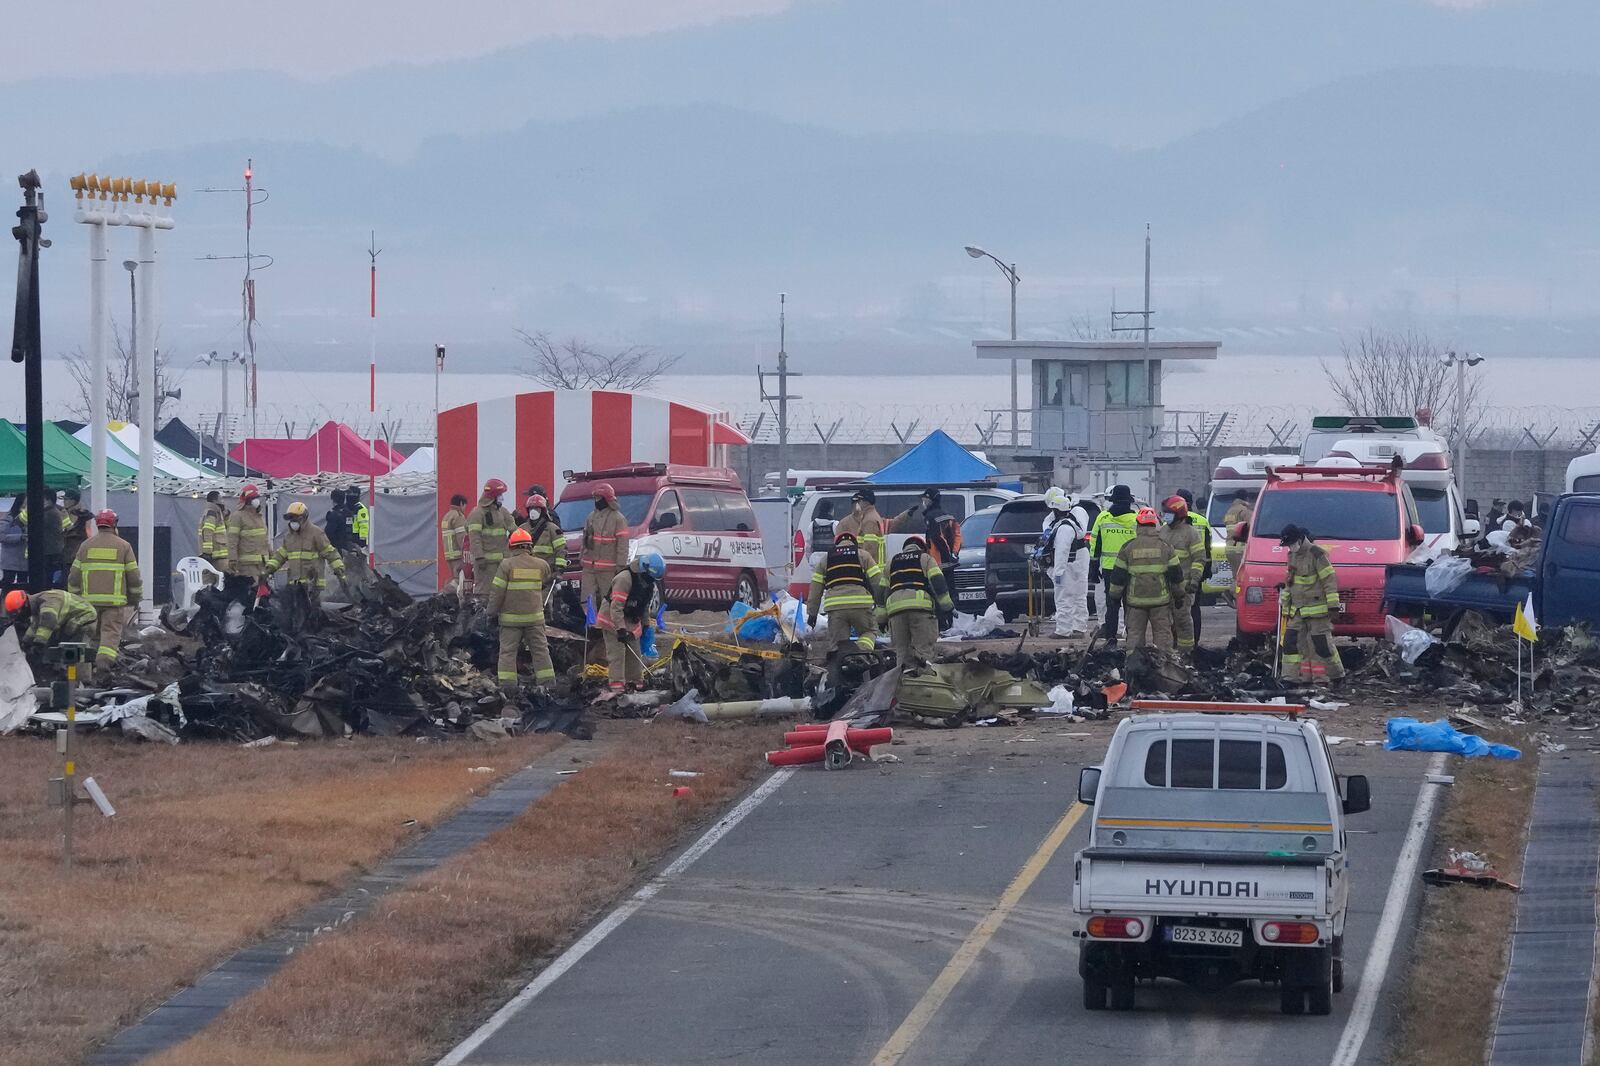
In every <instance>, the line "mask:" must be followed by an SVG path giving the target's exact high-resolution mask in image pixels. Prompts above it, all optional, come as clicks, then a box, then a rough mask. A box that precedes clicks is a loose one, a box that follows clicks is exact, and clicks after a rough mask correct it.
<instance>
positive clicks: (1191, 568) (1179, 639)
mask: <svg viewBox="0 0 1600 1066" xmlns="http://www.w3.org/2000/svg"><path fill="white" fill-rule="evenodd" d="M1161 506H1162V508H1163V509H1164V510H1165V511H1166V512H1167V514H1168V515H1169V516H1170V518H1169V520H1168V522H1167V524H1166V525H1165V526H1163V527H1161V536H1162V539H1164V540H1165V541H1166V542H1167V546H1168V547H1170V548H1171V549H1172V550H1173V551H1175V552H1177V553H1178V562H1179V565H1180V566H1181V567H1182V568H1183V584H1182V585H1180V586H1179V587H1177V588H1175V589H1173V590H1172V635H1173V638H1174V643H1175V644H1176V645H1177V646H1178V652H1179V654H1181V655H1184V656H1189V655H1191V654H1193V652H1194V645H1195V641H1196V640H1197V639H1198V634H1196V632H1195V628H1194V608H1195V601H1196V600H1197V599H1198V597H1199V595H1200V582H1201V581H1202V580H1204V578H1205V574H1206V556H1207V553H1208V552H1209V550H1210V544H1211V541H1210V539H1209V538H1208V537H1207V536H1206V534H1205V531H1204V530H1203V529H1202V528H1201V527H1200V526H1199V525H1197V524H1196V516H1195V515H1192V514H1190V513H1189V501H1188V500H1185V499H1184V498H1183V497H1182V496H1176V495H1175V496H1168V497H1167V499H1166V502H1165V503H1163V504H1162V505H1161Z"/></svg>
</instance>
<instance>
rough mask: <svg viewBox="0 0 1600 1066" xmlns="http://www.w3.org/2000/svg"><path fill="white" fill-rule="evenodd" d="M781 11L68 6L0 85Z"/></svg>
mask: <svg viewBox="0 0 1600 1066" xmlns="http://www.w3.org/2000/svg"><path fill="white" fill-rule="evenodd" d="M792 2H793V0H456V2H455V3H440V2H439V0H266V2H264V3H256V4H249V5H245V4H219V3H217V2H216V0H154V2H147V3H142V4H138V3H128V2H126V0H115V2H113V0H74V2H72V3H57V4H49V5H38V6H36V7H33V8H32V9H30V11H29V15H28V22H29V32H30V34H32V35H34V36H33V42H34V43H33V44H32V45H31V46H30V47H27V48H23V47H14V48H12V49H11V50H10V54H9V55H8V56H7V57H6V63H5V64H4V65H3V66H0V81H23V80H26V79H29V78H38V77H51V76H65V77H84V76H93V75H104V74H118V73H169V74H177V73H191V72H197V71H217V70H230V69H241V68H252V69H257V70H273V71H279V72H282V73H285V74H294V75H299V76H301V77H308V78H316V77H327V76H330V75H336V74H344V73H349V72H350V71H354V70H360V69H362V68H364V67H372V66H378V65H381V64H385V63H404V62H411V63H427V62H434V61H437V60H444V59H463V58H467V57H471V56H476V55H482V54H484V53H486V52H492V51H495V50H498V49H501V48H509V47H513V46H515V45H519V44H526V43H528V42H530V41H534V40H538V39H540V38H544V37H560V36H573V35H582V34H593V35H599V36H605V37H623V36H635V35H639V34H647V33H654V32H657V31H660V30H669V29H676V28H678V27H681V26H693V25H703V24H706V23H709V22H715V21H717V20H719V19H724V18H730V17H737V16H742V15H761V14H770V13H772V12H776V11H782V10H783V9H785V8H787V7H789V6H790V4H791V3H792ZM93 27H102V28H114V30H113V32H105V30H104V29H102V30H100V31H94V30H93V29H92V28H93ZM86 29H90V32H85V30H86Z"/></svg>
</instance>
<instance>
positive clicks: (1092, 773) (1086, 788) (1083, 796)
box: [1078, 766, 1365, 807]
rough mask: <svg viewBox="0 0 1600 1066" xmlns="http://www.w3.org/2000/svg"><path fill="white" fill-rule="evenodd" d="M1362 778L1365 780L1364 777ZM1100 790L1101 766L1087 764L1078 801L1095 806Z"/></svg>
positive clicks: (1079, 779)
mask: <svg viewBox="0 0 1600 1066" xmlns="http://www.w3.org/2000/svg"><path fill="white" fill-rule="evenodd" d="M1362 780H1365V778H1363V779H1362ZM1099 791H1100V767H1098V766H1085V767H1084V768H1083V769H1081V770H1079V771H1078V802H1079V803H1084V804H1088V805H1089V806H1091V807H1092V806H1094V797H1095V793H1097V792H1099Z"/></svg>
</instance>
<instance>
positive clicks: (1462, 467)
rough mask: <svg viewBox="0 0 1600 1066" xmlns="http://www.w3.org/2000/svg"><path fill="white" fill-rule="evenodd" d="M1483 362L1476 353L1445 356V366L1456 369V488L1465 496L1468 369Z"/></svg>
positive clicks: (1451, 353)
mask: <svg viewBox="0 0 1600 1066" xmlns="http://www.w3.org/2000/svg"><path fill="white" fill-rule="evenodd" d="M1481 362H1483V356H1481V355H1479V354H1478V353H1476V352H1462V353H1461V354H1459V355H1458V354H1456V353H1455V352H1449V353H1448V354H1446V355H1445V358H1444V365H1445V366H1453V367H1455V368H1456V420H1455V425H1454V426H1453V427H1452V428H1453V429H1454V430H1455V432H1454V434H1453V436H1454V437H1455V445H1456V459H1455V467H1456V488H1457V489H1459V490H1460V492H1461V494H1462V495H1463V496H1465V495H1466V492H1467V367H1469V366H1477V365H1478V364H1479V363H1481Z"/></svg>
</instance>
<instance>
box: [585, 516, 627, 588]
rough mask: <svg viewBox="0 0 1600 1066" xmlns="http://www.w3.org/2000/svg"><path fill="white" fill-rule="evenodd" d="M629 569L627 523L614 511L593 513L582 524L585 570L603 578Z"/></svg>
mask: <svg viewBox="0 0 1600 1066" xmlns="http://www.w3.org/2000/svg"><path fill="white" fill-rule="evenodd" d="M627 565H628V520H627V519H626V518H624V517H623V515H622V512H621V511H619V510H617V509H616V508H615V507H612V506H606V507H604V508H602V509H600V510H598V511H594V512H593V513H591V514H590V515H589V517H588V518H586V519H584V521H583V567H584V569H585V570H598V571H601V573H602V574H604V573H607V572H615V571H617V570H619V569H623V568H625V567H626V566H627Z"/></svg>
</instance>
